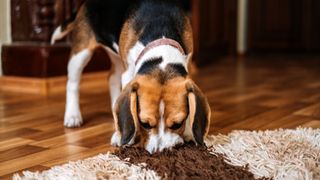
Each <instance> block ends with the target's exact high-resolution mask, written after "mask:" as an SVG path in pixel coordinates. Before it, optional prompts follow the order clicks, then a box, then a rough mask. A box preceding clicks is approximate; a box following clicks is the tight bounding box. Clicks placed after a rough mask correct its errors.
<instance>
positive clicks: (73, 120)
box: [64, 112, 83, 128]
mask: <svg viewBox="0 0 320 180" xmlns="http://www.w3.org/2000/svg"><path fill="white" fill-rule="evenodd" d="M82 123H83V120H82V116H81V113H80V112H76V113H74V112H72V113H68V112H66V114H65V116H64V126H65V127H68V128H75V127H80V126H81V125H82Z"/></svg>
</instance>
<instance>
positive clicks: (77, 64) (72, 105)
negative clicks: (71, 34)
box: [64, 49, 93, 127]
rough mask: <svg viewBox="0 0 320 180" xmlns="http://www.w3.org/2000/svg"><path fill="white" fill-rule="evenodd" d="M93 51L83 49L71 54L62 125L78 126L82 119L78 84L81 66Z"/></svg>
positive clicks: (87, 60) (85, 63)
mask: <svg viewBox="0 0 320 180" xmlns="http://www.w3.org/2000/svg"><path fill="white" fill-rule="evenodd" d="M92 54H93V52H92V51H91V50H89V49H84V50H82V51H80V52H78V53H76V54H74V55H72V56H71V59H70V61H69V64H68V82H67V98H66V111H65V115H64V126H66V127H79V126H80V125H81V124H82V122H83V120H82V116H81V112H80V105H79V85H80V79H81V73H82V71H83V68H84V67H85V66H86V65H87V64H88V62H89V61H90V59H91V57H92Z"/></svg>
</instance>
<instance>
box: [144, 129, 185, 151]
mask: <svg viewBox="0 0 320 180" xmlns="http://www.w3.org/2000/svg"><path fill="white" fill-rule="evenodd" d="M183 142H184V140H183V139H182V137H180V136H179V135H178V134H174V133H171V132H167V133H163V134H162V135H160V134H153V135H150V137H149V140H148V141H147V144H146V146H145V148H146V150H147V151H148V152H149V153H151V154H152V153H155V152H161V151H163V150H164V149H168V148H171V147H174V146H176V145H178V144H182V143H183Z"/></svg>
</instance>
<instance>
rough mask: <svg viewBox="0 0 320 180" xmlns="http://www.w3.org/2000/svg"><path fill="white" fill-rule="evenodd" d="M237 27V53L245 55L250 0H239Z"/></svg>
mask: <svg viewBox="0 0 320 180" xmlns="http://www.w3.org/2000/svg"><path fill="white" fill-rule="evenodd" d="M237 26H238V27H237V29H238V30H237V53H238V54H239V55H243V54H245V53H246V51H247V32H248V28H247V26H248V0H238V25H237Z"/></svg>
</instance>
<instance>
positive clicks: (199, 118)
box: [186, 81, 211, 145]
mask: <svg viewBox="0 0 320 180" xmlns="http://www.w3.org/2000/svg"><path fill="white" fill-rule="evenodd" d="M186 88H187V92H188V104H189V127H190V128H191V129H192V135H193V138H194V140H195V141H196V143H197V144H200V145H203V144H204V136H206V135H207V133H208V131H209V126H210V116H211V110H210V106H209V103H208V100H207V98H206V97H205V96H204V94H203V93H202V92H201V91H200V89H199V88H198V87H197V86H196V85H195V84H194V83H193V82H192V81H190V82H187V84H186Z"/></svg>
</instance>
